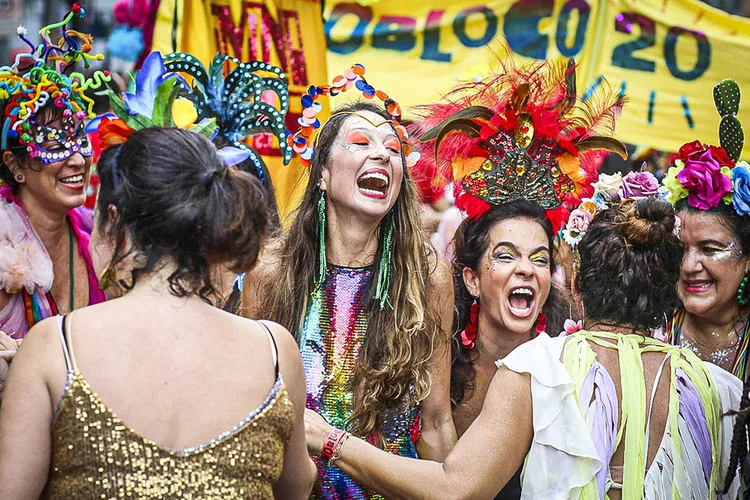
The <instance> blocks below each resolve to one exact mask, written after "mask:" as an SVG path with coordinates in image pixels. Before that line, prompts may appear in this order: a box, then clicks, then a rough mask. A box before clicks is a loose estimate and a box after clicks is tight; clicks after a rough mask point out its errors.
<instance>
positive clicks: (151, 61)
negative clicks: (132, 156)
mask: <svg viewBox="0 0 750 500" xmlns="http://www.w3.org/2000/svg"><path fill="white" fill-rule="evenodd" d="M183 88H185V89H186V88H188V85H187V83H186V82H185V80H184V79H183V78H182V77H181V76H179V75H177V74H175V73H167V70H166V68H165V66H164V60H163V59H162V56H161V53H159V52H156V51H155V52H152V53H151V54H149V55H148V57H146V59H145V60H144V62H143V66H142V67H141V70H140V71H139V72H138V75H136V79H135V92H133V93H130V92H125V93H124V94H123V98H122V99H121V98H120V97H119V96H118V95H117V94H116V93H115V92H114V91H113V90H112V89H109V88H108V89H107V95H108V96H109V102H110V104H111V105H112V109H113V110H114V113H107V114H105V115H102V116H99V117H97V118H96V119H94V120H91V121H90V122H89V124H88V126H87V127H86V129H87V131H89V132H93V131H95V130H98V131H99V135H100V138H101V141H102V148H103V149H108V148H110V147H112V146H116V145H119V144H122V143H124V142H125V141H126V140H127V139H128V137H130V136H131V135H132V134H133V132H135V131H137V130H142V129H144V128H151V127H164V128H169V127H175V121H174V117H173V113H172V107H173V105H174V102H175V99H177V96H178V93H179V92H180V89H183ZM189 130H190V131H191V132H196V133H200V134H203V135H205V136H206V137H209V138H210V137H213V135H214V134H215V133H216V119H214V118H209V119H203V120H201V121H199V122H198V123H196V124H194V125H192V126H190V127H189Z"/></svg>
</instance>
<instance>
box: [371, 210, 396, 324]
mask: <svg viewBox="0 0 750 500" xmlns="http://www.w3.org/2000/svg"><path fill="white" fill-rule="evenodd" d="M387 219H388V220H387V221H386V226H385V232H384V233H383V251H382V252H381V254H380V263H379V264H378V282H377V284H376V285H375V300H379V301H380V310H381V311H382V310H383V309H385V306H388V307H390V308H391V309H393V304H391V301H390V300H389V297H388V295H389V293H390V288H391V260H392V257H393V212H391V213H390V214H388V216H387Z"/></svg>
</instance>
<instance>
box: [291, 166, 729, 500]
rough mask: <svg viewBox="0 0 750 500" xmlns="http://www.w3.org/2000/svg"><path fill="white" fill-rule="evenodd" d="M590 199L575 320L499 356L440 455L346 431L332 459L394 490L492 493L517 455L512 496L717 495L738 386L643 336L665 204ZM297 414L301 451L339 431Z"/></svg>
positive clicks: (665, 301) (661, 268)
mask: <svg viewBox="0 0 750 500" xmlns="http://www.w3.org/2000/svg"><path fill="white" fill-rule="evenodd" d="M648 175H651V174H648ZM642 180H645V179H642ZM654 182H655V179H649V180H648V184H649V185H653V184H654ZM599 204H600V208H599V209H595V211H596V215H594V216H593V218H592V219H591V221H590V223H589V224H588V225H586V224H584V225H579V226H578V228H577V230H575V231H574V230H573V229H574V228H572V227H568V228H566V231H568V232H572V233H575V234H571V235H570V236H573V237H575V238H576V239H577V245H576V250H577V253H578V259H577V262H578V264H577V269H576V276H575V277H574V284H575V289H576V291H578V292H580V295H581V300H582V302H583V305H584V309H585V312H586V315H585V318H584V329H583V330H581V331H578V332H575V333H573V334H572V335H570V336H567V337H558V338H556V339H553V338H550V337H549V336H547V335H546V334H544V333H542V334H540V335H539V336H537V337H536V338H534V339H533V340H530V341H528V342H526V343H524V344H522V345H520V346H519V347H517V348H516V349H515V350H513V351H512V352H511V353H510V354H509V355H508V356H507V357H505V358H504V359H501V360H498V361H497V366H498V368H499V369H498V371H497V373H496V374H495V376H494V377H493V380H492V382H491V384H490V386H489V389H488V391H487V395H486V397H485V401H484V405H483V407H482V409H481V412H480V414H479V416H478V417H477V418H476V420H475V422H474V423H473V424H472V425H471V427H469V429H468V430H467V431H466V432H465V434H464V435H463V436H462V437H461V438H460V439H459V441H458V442H457V443H456V446H455V447H454V448H453V450H452V451H451V453H450V454H449V455H448V457H447V458H446V459H445V461H444V462H442V463H436V462H426V461H415V460H407V459H404V458H400V457H392V456H389V455H387V454H384V453H381V452H379V451H378V450H376V449H375V448H374V447H372V446H368V445H367V444H366V443H364V442H362V441H360V440H358V439H356V438H353V437H348V438H345V439H344V440H343V443H344V444H343V445H340V446H336V447H335V450H336V451H335V455H334V456H335V458H336V464H337V465H338V466H339V467H340V468H341V469H343V470H344V471H345V472H347V473H348V474H350V475H352V476H354V477H355V478H358V479H360V480H361V481H363V482H366V484H367V485H369V486H370V487H371V488H373V489H375V490H376V491H379V492H381V493H383V494H384V495H386V496H389V497H391V496H393V497H401V498H404V497H408V498H413V497H420V498H422V497H424V498H491V497H492V496H493V495H494V494H495V493H496V492H497V491H498V489H500V488H501V487H502V486H503V485H504V484H505V483H506V482H507V481H508V480H509V479H510V478H511V476H512V475H513V473H514V472H515V470H516V468H517V467H519V466H520V465H521V464H523V467H524V470H523V474H522V483H521V484H522V494H521V498H522V499H539V500H541V499H545V500H546V499H550V498H558V499H594V498H598V499H601V500H605V499H610V500H615V499H617V500H619V499H620V498H630V499H633V498H643V499H649V500H661V499H667V498H695V499H699V498H700V499H715V498H717V491H718V489H719V485H720V484H721V483H722V481H723V477H724V475H725V474H726V473H727V471H731V470H733V467H734V466H733V465H732V463H730V453H729V449H730V436H731V419H730V418H729V417H725V414H726V412H727V410H729V409H731V408H733V407H736V405H737V404H738V402H739V399H740V392H741V389H740V387H741V382H740V381H739V380H738V379H737V378H736V377H734V376H733V375H731V374H729V373H727V372H725V371H723V370H721V369H719V368H717V367H715V366H713V365H711V364H708V363H703V362H701V361H700V359H698V358H697V357H696V356H695V355H694V354H693V353H692V352H691V351H690V350H688V349H683V348H679V347H675V346H671V345H669V344H665V343H663V342H661V341H658V340H655V339H653V338H651V335H652V332H653V331H654V330H655V329H657V328H658V327H659V326H660V325H661V324H662V323H663V316H664V314H665V313H666V312H668V311H671V310H672V308H673V307H674V305H675V304H676V303H677V292H676V290H675V289H674V287H673V286H672V283H673V282H674V281H675V280H676V279H677V276H678V275H679V273H680V262H681V259H682V247H681V245H680V243H679V240H678V239H677V237H676V235H675V230H674V229H675V224H676V216H675V212H674V209H673V207H672V206H671V204H669V203H668V202H666V201H665V200H663V199H659V198H658V197H654V196H634V197H625V198H623V199H620V200H619V201H613V202H601V201H600V202H599ZM305 424H306V429H307V443H308V449H309V450H310V452H311V453H318V452H319V451H320V450H321V449H325V448H324V446H328V445H327V444H325V445H324V442H326V443H327V442H330V441H332V440H333V439H335V437H336V436H337V435H338V432H337V431H336V430H335V429H332V428H331V426H330V425H329V424H327V423H326V422H324V421H323V420H322V419H321V418H320V417H319V416H317V415H315V414H313V413H312V412H307V414H306V415H305ZM734 464H735V466H736V462H734ZM727 481H728V483H729V484H728V486H729V487H728V488H727V491H728V493H729V495H728V496H726V497H723V498H735V495H736V493H737V491H738V488H739V481H738V480H736V479H733V474H732V475H731V477H729V479H728V480H727Z"/></svg>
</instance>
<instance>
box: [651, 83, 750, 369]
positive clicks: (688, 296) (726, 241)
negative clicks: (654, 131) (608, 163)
mask: <svg viewBox="0 0 750 500" xmlns="http://www.w3.org/2000/svg"><path fill="white" fill-rule="evenodd" d="M714 100H715V102H716V108H717V110H718V111H719V114H720V115H721V117H722V118H721V123H720V125H719V138H720V143H721V146H708V145H705V144H701V143H700V142H699V141H694V142H691V143H688V144H685V145H683V146H682V147H681V148H680V151H679V153H678V155H677V157H676V158H675V160H674V166H673V167H671V168H670V169H669V170H668V172H667V175H666V176H665V178H664V180H663V183H664V186H665V187H666V188H667V189H668V190H669V193H670V196H669V199H670V201H671V202H672V203H674V204H675V206H676V208H677V212H678V214H679V216H680V219H681V221H682V230H681V233H680V240H681V241H682V244H683V246H684V247H685V260H684V261H683V264H682V273H681V275H680V280H679V281H678V283H677V289H678V291H679V294H680V301H681V302H682V307H680V308H678V309H677V310H676V311H675V313H674V315H673V316H672V318H671V321H670V322H669V326H668V334H669V341H670V342H671V343H672V344H674V345H681V346H685V347H688V348H689V349H691V350H692V351H693V352H695V353H696V354H697V355H698V356H699V357H700V358H701V359H703V360H705V361H710V362H711V363H714V364H716V365H718V366H720V367H722V368H724V369H725V370H727V371H729V372H731V373H733V374H734V375H736V376H737V377H739V378H741V379H743V380H747V378H748V371H747V355H748V343H749V342H750V286H747V285H748V283H749V282H750V277H748V276H750V190H749V189H748V187H747V186H748V181H750V165H748V164H747V162H744V161H738V160H739V158H740V154H741V153H742V146H743V144H744V134H743V132H742V126H741V124H740V122H739V120H738V119H737V116H736V115H737V111H738V109H739V103H740V89H739V87H738V86H737V83H736V82H734V80H724V81H722V82H721V83H719V84H717V85H716V87H714ZM746 288H747V290H746Z"/></svg>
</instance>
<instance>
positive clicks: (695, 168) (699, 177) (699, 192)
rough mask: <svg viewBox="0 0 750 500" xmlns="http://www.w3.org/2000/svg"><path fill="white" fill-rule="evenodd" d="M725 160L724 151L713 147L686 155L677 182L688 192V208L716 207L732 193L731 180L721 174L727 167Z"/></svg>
mask: <svg viewBox="0 0 750 500" xmlns="http://www.w3.org/2000/svg"><path fill="white" fill-rule="evenodd" d="M727 159H728V158H727V157H726V153H725V152H724V150H723V149H721V148H717V147H714V146H712V147H709V148H707V149H704V150H703V151H693V152H691V153H690V154H689V155H687V160H685V168H683V169H682V171H680V172H679V173H678V174H677V180H678V181H680V183H682V185H683V186H684V187H685V189H687V190H688V192H689V194H688V203H689V204H690V206H692V207H695V208H697V209H700V210H708V209H710V208H714V207H717V206H718V205H719V203H721V199H722V198H723V197H724V195H726V194H727V193H729V192H731V191H732V180H731V179H730V177H729V176H727V175H726V174H725V173H724V172H722V167H727V166H728V163H729V162H728V161H727ZM730 161H731V160H730ZM732 166H734V165H732Z"/></svg>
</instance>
